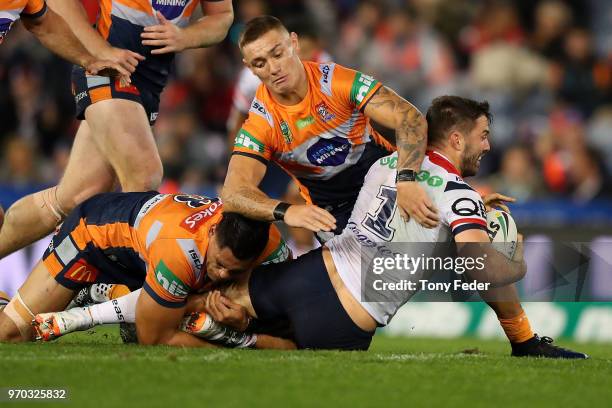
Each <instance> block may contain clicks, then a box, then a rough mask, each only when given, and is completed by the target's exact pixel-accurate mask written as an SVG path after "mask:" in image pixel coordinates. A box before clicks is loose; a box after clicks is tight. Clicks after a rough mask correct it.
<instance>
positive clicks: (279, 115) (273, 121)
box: [233, 62, 394, 208]
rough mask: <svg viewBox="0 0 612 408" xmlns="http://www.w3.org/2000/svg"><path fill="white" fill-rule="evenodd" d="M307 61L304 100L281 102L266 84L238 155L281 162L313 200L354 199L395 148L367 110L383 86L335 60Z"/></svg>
mask: <svg viewBox="0 0 612 408" xmlns="http://www.w3.org/2000/svg"><path fill="white" fill-rule="evenodd" d="M303 64H304V68H305V70H306V77H307V80H308V91H307V94H306V96H305V97H304V99H303V100H302V101H300V102H299V103H298V104H296V105H291V106H285V105H281V104H279V103H278V102H276V101H275V100H274V98H273V96H272V95H271V94H270V92H269V91H268V89H267V88H266V87H265V85H260V87H259V88H258V89H257V93H256V95H255V98H254V99H253V102H252V103H251V109H250V110H249V116H248V118H247V120H246V121H245V123H244V125H243V127H242V129H240V131H239V133H238V135H237V136H236V140H235V143H234V153H233V154H237V155H245V156H248V157H252V158H254V159H257V160H259V161H261V162H263V163H267V162H268V161H269V160H273V161H275V162H277V163H278V164H279V165H280V166H281V167H282V168H283V169H284V170H285V171H287V172H288V173H289V174H291V175H292V176H293V177H294V178H295V179H296V180H297V181H298V183H299V185H300V191H301V193H302V196H303V197H304V199H305V200H306V201H307V202H309V203H314V204H317V205H319V206H330V207H331V208H335V207H337V206H339V205H343V204H346V203H347V202H350V203H353V202H354V201H355V199H356V198H357V195H358V194H359V189H360V188H361V185H362V184H363V178H364V177H365V174H366V173H367V171H368V169H369V168H370V166H371V165H372V163H373V162H375V161H376V160H378V159H379V158H381V157H383V156H386V155H388V154H389V153H390V152H391V151H393V150H394V147H393V146H392V145H391V144H390V143H389V142H387V141H386V140H385V139H384V138H383V137H382V136H381V135H380V134H378V133H377V132H376V131H375V130H374V129H373V128H372V126H371V125H370V121H369V119H368V118H366V116H365V115H364V114H363V109H364V107H365V105H366V104H367V103H368V101H369V100H370V99H371V98H372V96H373V95H374V94H375V93H376V91H377V90H378V89H379V88H380V87H381V86H382V85H381V84H380V83H379V82H378V81H377V80H375V79H374V78H372V77H371V76H368V75H365V74H363V73H361V72H358V71H354V70H352V69H349V68H345V67H343V66H341V65H338V64H335V63H322V64H318V63H314V62H303Z"/></svg>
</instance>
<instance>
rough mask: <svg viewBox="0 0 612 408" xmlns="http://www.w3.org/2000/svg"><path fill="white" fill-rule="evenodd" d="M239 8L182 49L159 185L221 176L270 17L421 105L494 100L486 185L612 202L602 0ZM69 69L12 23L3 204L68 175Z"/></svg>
mask: <svg viewBox="0 0 612 408" xmlns="http://www.w3.org/2000/svg"><path fill="white" fill-rule="evenodd" d="M94 2H95V0H94ZM234 7H235V21H234V25H233V27H232V28H231V30H230V33H229V35H228V37H227V38H226V40H225V41H224V42H223V43H222V44H221V45H219V46H215V47H212V48H209V49H201V50H190V51H186V52H183V53H181V54H180V55H178V56H177V60H176V69H175V70H174V73H173V76H172V80H171V82H170V84H169V86H168V87H167V88H166V90H165V92H164V93H163V95H162V103H161V108H160V115H159V120H158V122H157V124H156V126H155V128H154V133H155V135H156V138H157V143H158V145H159V150H160V154H161V157H162V160H163V163H164V170H165V178H164V183H163V185H162V190H163V191H177V190H181V191H185V192H191V193H206V194H215V192H216V191H217V189H218V187H219V186H220V185H221V183H222V182H223V179H224V176H225V171H226V167H227V162H228V159H229V154H230V151H229V149H230V146H231V143H228V141H229V140H230V139H232V138H233V136H231V135H229V134H228V133H230V132H229V131H228V116H229V114H230V111H231V109H232V104H233V102H232V99H233V95H234V88H235V84H236V80H237V78H238V75H239V72H240V70H241V68H242V63H241V57H240V55H239V51H238V48H237V45H236V43H237V39H238V36H239V33H240V31H241V27H242V26H243V24H244V23H245V22H246V21H248V20H249V19H251V18H253V17H255V16H257V15H260V14H273V15H276V16H278V17H279V18H281V19H282V20H283V21H284V22H285V23H286V24H287V25H288V26H289V27H299V28H296V31H303V33H304V35H305V36H310V37H311V38H312V37H314V38H316V41H315V42H314V43H313V44H311V46H313V47H315V48H319V49H320V50H325V51H326V52H328V53H329V54H330V55H331V56H332V58H333V59H334V60H335V61H336V62H338V63H341V64H343V65H347V66H349V67H352V68H355V69H358V70H361V71H363V72H366V73H368V74H371V75H373V76H375V77H376V78H377V79H379V80H380V81H382V82H383V83H384V84H386V85H387V86H389V87H391V88H393V89H395V90H396V91H397V92H398V93H399V94H401V95H402V96H404V97H405V98H406V99H408V100H409V101H411V102H413V103H414V104H415V105H416V106H417V107H418V108H420V109H421V110H422V111H423V112H425V111H426V109H427V106H428V104H429V103H430V101H431V100H432V99H433V98H434V97H436V96H438V95H443V94H458V95H463V96H467V97H471V98H475V99H478V100H482V99H486V100H488V101H489V103H490V104H491V110H492V112H493V115H494V119H493V124H492V151H491V153H490V154H489V155H488V156H487V157H486V158H485V159H484V160H483V165H482V169H481V173H480V175H479V176H478V178H477V180H475V181H474V182H475V184H476V185H477V186H478V187H479V189H480V190H482V191H485V192H486V191H493V190H494V191H499V192H502V193H506V194H509V195H512V196H514V197H516V198H517V199H518V200H519V202H520V203H528V202H530V201H531V202H532V201H534V200H542V199H547V200H548V199H551V200H556V201H557V202H562V203H563V204H564V205H583V204H584V203H589V202H592V201H593V200H595V201H597V200H600V199H606V198H612V186H611V175H612V3H611V2H609V1H608V0H540V1H533V0H515V1H503V0H472V1H458V0H452V1H451V0H369V1H356V0H339V1H331V0H310V1H293V0H291V1H290V0H269V1H263V0H239V1H236V2H234ZM299 34H300V33H299ZM69 78H70V66H69V65H68V64H67V63H65V62H63V61H62V60H60V59H58V58H56V57H54V56H53V55H51V54H49V53H48V52H47V51H46V50H45V49H43V48H42V47H41V46H40V45H39V44H38V43H37V42H36V40H35V39H34V38H33V37H32V36H31V35H30V34H29V33H27V32H26V31H25V30H23V29H22V27H21V25H20V24H16V27H15V28H14V29H13V30H12V31H11V33H10V34H9V35H8V37H7V39H6V40H5V42H4V44H2V46H1V47H0V88H1V92H0V115H1V118H0V145H1V146H2V148H1V154H2V162H1V163H0V203H1V204H2V205H3V206H4V207H5V208H6V207H7V206H8V205H9V204H10V203H11V202H13V201H14V200H15V199H17V198H18V197H20V196H21V195H23V194H25V193H28V192H31V191H33V190H38V189H40V188H42V187H43V186H46V185H50V184H53V183H55V182H56V181H57V180H58V179H59V177H61V174H62V171H63V168H64V166H65V165H66V161H67V158H68V155H69V151H70V147H71V144H72V139H73V137H74V133H75V130H76V125H77V123H76V121H75V119H74V118H73V112H74V103H73V98H72V95H71V89H70V80H69ZM267 185H268V186H271V187H270V192H271V193H272V194H273V195H277V196H278V195H282V194H283V193H284V191H283V190H282V189H280V188H275V187H277V186H279V185H284V184H283V183H282V182H281V181H277V180H276V179H274V178H272V180H269V181H268V182H267ZM608 208H610V207H608ZM610 211H611V212H612V210H610Z"/></svg>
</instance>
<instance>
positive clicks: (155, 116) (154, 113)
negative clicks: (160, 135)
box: [149, 112, 159, 122]
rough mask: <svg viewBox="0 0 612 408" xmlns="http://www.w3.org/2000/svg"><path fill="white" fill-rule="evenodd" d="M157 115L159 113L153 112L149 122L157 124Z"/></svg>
mask: <svg viewBox="0 0 612 408" xmlns="http://www.w3.org/2000/svg"><path fill="white" fill-rule="evenodd" d="M157 115H159V112H151V116H150V117H149V122H155V121H156V120H157Z"/></svg>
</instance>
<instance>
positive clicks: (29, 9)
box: [22, 0, 46, 15]
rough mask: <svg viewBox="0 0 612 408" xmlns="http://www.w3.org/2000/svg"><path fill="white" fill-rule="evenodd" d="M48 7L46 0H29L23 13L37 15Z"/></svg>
mask: <svg viewBox="0 0 612 408" xmlns="http://www.w3.org/2000/svg"><path fill="white" fill-rule="evenodd" d="M45 7H46V3H45V0H28V2H27V3H26V5H25V7H24V8H23V11H22V13H23V14H26V15H35V14H37V13H39V12H41V11H42V10H44V9H45Z"/></svg>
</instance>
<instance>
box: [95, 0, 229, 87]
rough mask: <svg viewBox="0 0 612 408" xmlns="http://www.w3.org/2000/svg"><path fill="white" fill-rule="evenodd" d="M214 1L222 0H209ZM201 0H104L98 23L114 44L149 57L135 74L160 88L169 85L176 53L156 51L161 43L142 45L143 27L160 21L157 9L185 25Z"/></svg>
mask: <svg viewBox="0 0 612 408" xmlns="http://www.w3.org/2000/svg"><path fill="white" fill-rule="evenodd" d="M205 1H210V2H215V1H221V0H205ZM198 4H200V0H100V12H99V14H98V21H97V24H96V27H97V29H98V32H99V33H100V34H101V35H102V37H104V38H105V39H106V40H107V41H108V42H109V43H110V44H111V45H113V46H115V47H119V48H125V49H128V50H131V51H134V52H137V53H139V54H141V55H143V56H145V57H146V60H145V61H142V62H140V63H139V64H138V67H137V68H136V72H135V73H134V77H135V78H136V80H138V79H139V78H144V79H146V80H148V82H149V83H151V84H152V85H153V86H155V87H156V88H157V91H159V92H161V90H162V88H163V87H164V86H165V85H166V82H167V79H168V75H169V72H170V66H171V64H172V61H173V59H174V54H173V53H170V54H162V55H152V54H151V50H152V49H154V48H157V47H150V46H145V45H142V38H141V37H140V34H141V33H142V31H143V28H144V27H146V26H150V25H157V24H159V20H158V18H157V16H156V12H157V13H161V14H163V16H164V17H165V18H166V19H167V20H168V21H170V22H171V23H173V24H175V25H177V26H179V27H185V26H187V24H188V23H189V20H190V18H191V16H192V14H193V12H194V10H195V8H196V6H197V5H198Z"/></svg>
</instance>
